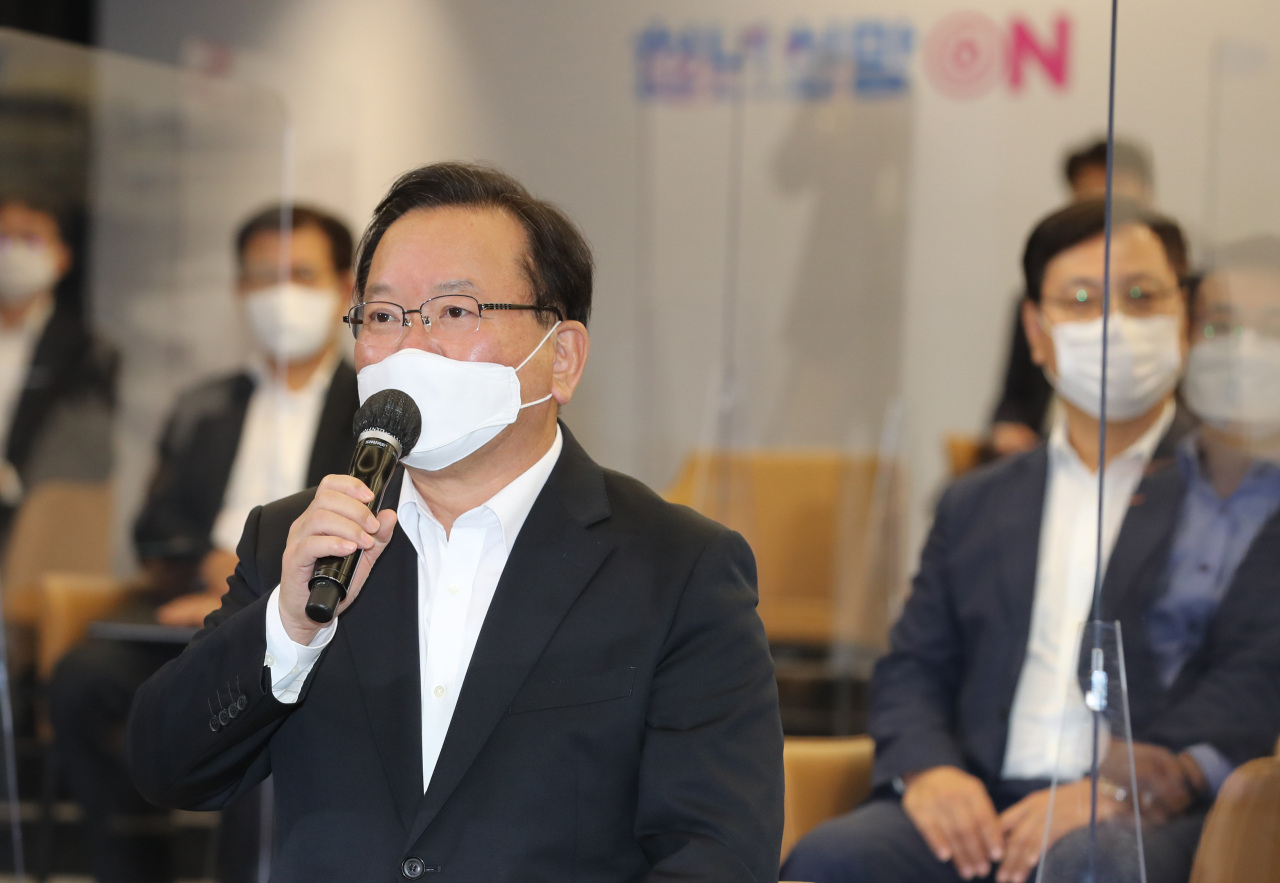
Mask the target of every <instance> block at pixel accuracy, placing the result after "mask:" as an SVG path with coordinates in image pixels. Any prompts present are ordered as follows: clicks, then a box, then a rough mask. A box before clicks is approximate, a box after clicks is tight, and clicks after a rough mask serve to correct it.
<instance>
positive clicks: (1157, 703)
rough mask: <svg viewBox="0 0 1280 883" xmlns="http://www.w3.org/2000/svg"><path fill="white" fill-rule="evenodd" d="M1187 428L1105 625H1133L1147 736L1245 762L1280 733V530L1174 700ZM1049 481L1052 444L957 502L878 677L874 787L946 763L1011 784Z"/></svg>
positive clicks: (945, 504) (1145, 499) (1137, 707)
mask: <svg viewBox="0 0 1280 883" xmlns="http://www.w3.org/2000/svg"><path fill="white" fill-rule="evenodd" d="M1183 428H1184V427H1183V426H1182V425H1180V424H1179V425H1176V427H1175V429H1174V430H1171V431H1170V433H1169V435H1168V436H1167V437H1166V438H1165V439H1164V440H1163V441H1162V443H1161V444H1160V446H1159V448H1158V449H1157V451H1156V454H1155V457H1154V458H1153V460H1152V462H1151V465H1150V467H1149V469H1148V470H1147V474H1146V476H1145V477H1144V479H1143V480H1142V482H1141V483H1140V485H1139V487H1138V489H1137V491H1136V492H1135V493H1134V495H1133V497H1132V499H1131V501H1130V507H1129V511H1128V513H1127V514H1126V516H1125V519H1124V522H1123V524H1122V526H1121V529H1120V533H1119V536H1118V538H1117V540H1116V544H1115V548H1114V550H1113V552H1112V554H1111V558H1110V562H1109V564H1108V568H1107V572H1106V574H1105V576H1104V579H1103V587H1102V598H1101V606H1102V610H1101V615H1100V618H1101V619H1103V620H1107V621H1111V620H1119V622H1120V627H1121V633H1122V636H1123V641H1124V651H1125V654H1124V655H1125V665H1126V669H1127V672H1126V673H1127V679H1128V687H1129V704H1130V714H1131V720H1132V725H1133V734H1134V738H1135V739H1137V740H1139V741H1146V742H1154V743H1157V744H1161V745H1164V746H1166V747H1168V748H1171V749H1173V750H1181V749H1183V748H1186V747H1188V746H1190V745H1194V744H1197V743H1200V742H1208V743H1210V744H1212V745H1214V746H1215V747H1216V748H1217V749H1218V750H1219V751H1221V752H1222V753H1223V754H1224V755H1225V756H1226V757H1227V758H1228V759H1229V760H1231V761H1232V762H1233V763H1237V764H1238V763H1241V762H1243V761H1245V760H1248V759H1250V758H1253V757H1258V756H1261V755H1264V754H1269V753H1270V752H1271V750H1272V747H1273V746H1274V744H1275V739H1276V736H1277V735H1278V734H1280V517H1278V518H1276V519H1273V520H1272V521H1271V522H1270V523H1269V524H1268V525H1267V526H1266V527H1264V529H1263V531H1262V533H1261V534H1260V535H1259V536H1258V538H1257V539H1256V540H1255V541H1254V543H1253V545H1252V547H1251V549H1250V551H1249V553H1248V555H1247V556H1246V558H1245V560H1244V561H1243V563H1242V564H1241V565H1240V568H1239V570H1238V571H1237V573H1236V575H1235V579H1234V582H1233V583H1232V585H1231V587H1230V589H1229V590H1228V592H1227V594H1226V596H1225V597H1224V598H1223V600H1222V602H1221V604H1220V605H1219V607H1218V610H1217V613H1216V615H1215V617H1214V620H1213V623H1212V626H1211V628H1210V630H1209V633H1208V635H1207V637H1206V638H1205V641H1204V644H1203V645H1202V646H1201V647H1200V649H1199V650H1198V651H1197V652H1196V653H1195V654H1194V655H1193V656H1192V657H1191V659H1189V660H1188V661H1187V663H1186V664H1185V665H1184V666H1183V668H1182V670H1181V672H1180V673H1179V675H1178V677H1177V679H1176V680H1175V682H1174V683H1173V684H1172V685H1171V687H1169V688H1168V689H1166V688H1165V687H1164V686H1163V685H1162V684H1161V682H1160V679H1159V676H1158V670H1157V665H1156V660H1155V657H1154V655H1153V653H1152V651H1151V648H1150V645H1149V644H1148V641H1147V631H1146V627H1145V622H1144V616H1145V614H1146V611H1148V610H1150V609H1151V607H1152V605H1153V604H1154V603H1155V602H1156V601H1157V600H1158V599H1159V598H1160V597H1161V595H1162V593H1163V592H1164V591H1165V590H1166V589H1167V587H1168V583H1167V561H1168V557H1169V550H1170V546H1171V543H1172V539H1173V533H1174V529H1175V528H1176V526H1177V521H1178V516H1179V513H1180V510H1181V503H1182V498H1183V496H1184V494H1185V490H1186V488H1185V483H1184V480H1183V478H1182V474H1181V472H1180V470H1179V469H1178V468H1177V466H1176V464H1175V462H1174V457H1173V454H1174V445H1175V442H1176V440H1177V438H1178V437H1179V436H1180V435H1181V432H1182V430H1183ZM1047 474H1048V451H1047V448H1046V447H1045V446H1044V445H1041V446H1040V447H1038V448H1036V449H1035V450H1033V451H1031V452H1028V453H1027V454H1023V455H1020V456H1016V457H1010V458H1008V459H1006V460H1003V461H1000V462H998V463H995V464H992V465H991V466H989V467H986V468H985V469H983V470H979V471H978V472H976V473H973V474H971V475H969V476H966V477H964V478H961V479H960V480H959V481H957V482H956V483H955V484H953V485H952V486H951V487H950V488H948V489H947V491H946V493H945V494H944V495H943V497H942V500H941V502H940V503H939V505H938V510H937V517H936V519H935V521H934V525H933V528H932V530H931V531H930V535H929V539H928V541H927V543H926V545H925V549H924V552H923V554H922V558H921V564H920V571H919V573H918V574H917V575H916V578H915V582H914V588H913V591H912V594H911V596H910V598H909V599H908V601H907V604H906V606H905V607H904V609H903V613H902V617H901V618H900V620H899V621H898V623H897V624H896V625H895V627H894V629H893V633H892V636H891V650H890V653H889V654H888V655H887V656H886V657H885V658H884V659H883V660H881V662H880V663H879V665H878V666H877V668H876V672H875V676H874V680H873V685H872V711H871V732H872V735H874V736H875V739H876V765H875V784H876V785H877V786H883V785H886V784H888V783H889V782H890V781H891V780H892V779H893V778H894V777H895V776H901V775H905V774H906V773H910V772H913V771H915V770H920V769H924V768H927V767H931V766H937V765H940V764H950V765H954V766H958V767H960V768H962V769H966V770H968V771H969V772H971V773H973V774H974V775H976V776H978V777H979V778H981V779H983V781H984V782H986V783H987V785H988V787H989V788H991V789H993V790H994V789H997V788H999V787H1000V786H1001V783H1000V773H1001V768H1002V766H1003V763H1004V754H1005V747H1006V742H1007V737H1008V728H1009V714H1010V709H1011V707H1012V705H1013V697H1014V691H1015V690H1016V688H1017V684H1018V677H1019V675H1020V673H1021V671H1022V664H1023V660H1024V658H1025V656H1026V650H1027V640H1028V634H1029V631H1030V626H1031V613H1032V604H1033V602H1034V596H1035V578H1036V561H1037V557H1038V552H1039V543H1040V520H1041V513H1042V509H1043V506H1044V495H1045V487H1046V482H1047Z"/></svg>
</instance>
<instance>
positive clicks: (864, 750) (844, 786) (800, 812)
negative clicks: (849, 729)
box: [782, 736, 875, 857]
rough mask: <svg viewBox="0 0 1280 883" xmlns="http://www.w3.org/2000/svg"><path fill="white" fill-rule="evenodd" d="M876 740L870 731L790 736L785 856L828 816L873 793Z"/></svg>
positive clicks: (786, 757)
mask: <svg viewBox="0 0 1280 883" xmlns="http://www.w3.org/2000/svg"><path fill="white" fill-rule="evenodd" d="M874 762H875V742H874V741H873V740H872V739H871V737H870V736H850V737H840V738H829V737H822V736H818V737H805V736H792V737H789V738H787V739H786V740H785V742H784V743H783V749H782V764H783V768H784V770H785V774H786V787H787V790H786V797H785V803H784V806H785V813H786V816H785V822H784V824H783V829H782V855H783V856H784V857H785V856H786V855H787V853H789V852H790V851H791V847H793V846H795V844H796V841H798V840H799V839H800V838H801V837H803V836H804V835H805V834H808V833H809V832H810V831H811V830H813V829H814V828H816V827H817V826H818V825H820V824H821V823H822V822H825V821H826V820H827V819H831V818H835V817H836V816H838V815H840V814H842V813H846V812H849V811H850V810H851V809H853V808H854V807H855V806H857V805H858V804H859V803H861V802H862V801H864V800H866V799H867V796H868V795H869V794H870V793H871V767H872V765H873V763H874Z"/></svg>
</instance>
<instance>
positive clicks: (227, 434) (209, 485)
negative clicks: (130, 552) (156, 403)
mask: <svg viewBox="0 0 1280 883" xmlns="http://www.w3.org/2000/svg"><path fill="white" fill-rule="evenodd" d="M253 388H254V380H253V376H252V375H251V374H249V373H247V372H243V371H241V372H237V373H235V374H231V375H229V376H226V377H219V378H216V379H214V380H210V381H206V382H205V383H202V384H200V385H199V386H197V387H195V388H194V389H191V390H188V391H187V392H185V393H183V394H182V395H180V396H179V397H178V404H177V406H176V407H175V408H174V412H173V414H172V415H171V416H170V418H169V421H168V423H167V425H166V426H165V430H164V434H163V436H161V440H160V456H159V461H158V462H157V464H156V470H155V474H154V477H153V478H152V482H151V488H150V491H149V492H148V494H147V500H146V503H144V504H143V507H142V512H141V513H140V514H139V515H138V519H137V521H136V522H135V523H134V541H135V543H136V544H137V549H138V556H139V557H140V558H142V559H143V560H147V559H156V558H160V559H171V558H187V559H194V558H199V557H200V556H202V555H204V554H205V553H206V552H208V551H209V549H210V548H211V546H212V543H211V541H210V534H211V533H212V531H213V524H214V522H215V521H216V520H217V518H218V513H219V512H220V511H221V510H222V500H223V497H224V496H225V494H226V490H227V483H228V482H229V481H230V480H231V468H232V466H233V465H234V464H235V459H236V451H237V450H238V449H239V447H240V434H241V431H242V430H243V429H244V420H245V415H246V414H247V413H248V410H249V400H250V398H252V397H253ZM359 404H360V402H359V397H358V394H357V391H356V371H355V369H354V368H353V367H351V366H350V365H349V364H347V363H346V362H345V361H341V362H339V363H338V367H337V369H336V370H335V371H334V374H333V380H331V381H330V382H329V389H328V391H327V392H326V393H325V400H324V406H323V407H322V409H321V412H320V422H319V423H318V424H317V426H316V437H315V442H314V444H313V445H312V448H311V458H310V460H309V461H308V465H307V484H308V485H315V484H318V483H319V481H320V479H321V478H323V477H324V476H326V475H330V474H333V473H345V472H346V471H347V469H348V467H349V466H350V461H351V451H352V450H353V449H354V447H355V439H354V437H353V435H352V431H351V422H352V419H353V418H354V417H355V413H356V409H357V408H358V407H359Z"/></svg>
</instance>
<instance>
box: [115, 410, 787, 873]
mask: <svg viewBox="0 0 1280 883" xmlns="http://www.w3.org/2000/svg"><path fill="white" fill-rule="evenodd" d="M399 482H400V478H399V477H397V479H396V480H395V481H394V482H393V484H392V486H391V487H390V488H389V490H388V497H387V499H388V500H391V501H394V500H396V499H397V494H398V492H399ZM310 499H311V494H310V493H303V494H299V495H297V496H294V497H290V498H288V499H285V500H282V501H279V502H277V503H273V504H271V505H269V506H267V507H265V508H261V509H257V510H254V513H253V515H252V516H251V517H250V518H249V520H248V523H247V525H246V527H245V533H244V539H243V540H242V542H241V545H240V550H239V554H240V566H239V569H238V570H237V573H236V576H235V577H234V578H233V579H232V580H231V588H230V591H229V592H228V594H227V596H226V597H225V599H224V602H223V607H222V609H221V610H219V611H218V612H217V613H215V614H213V616H212V617H211V618H210V620H209V621H208V623H207V624H208V626H209V627H208V628H207V629H206V630H205V631H204V632H202V633H201V634H200V635H199V636H197V638H196V639H195V640H194V641H193V643H192V644H191V646H189V647H188V648H187V649H186V651H185V652H183V654H182V655H181V656H180V657H179V658H178V659H176V660H174V661H173V662H171V663H170V664H169V665H167V666H166V667H165V668H164V669H162V670H161V671H160V672H159V673H158V674H157V675H156V676H155V677H154V678H152V679H151V680H150V681H148V682H147V683H146V684H145V685H144V686H143V687H142V689H141V690H140V691H139V692H138V694H137V698H136V699H135V701H134V706H133V712H132V715H131V719H130V723H129V731H128V739H127V750H128V757H129V762H130V764H131V766H132V769H133V773H134V778H135V781H136V783H137V784H138V787H139V788H140V790H141V791H142V793H143V794H144V795H146V796H147V797H148V798H149V799H151V800H153V801H156V802H157V803H160V804H162V805H168V806H185V807H193V808H213V807H219V806H222V805H224V804H225V803H226V802H227V801H228V800H230V799H231V798H233V797H234V796H235V795H237V794H239V793H241V792H243V791H244V790H245V789H246V788H249V787H251V786H252V785H253V784H254V783H256V782H258V781H260V780H261V779H262V778H263V777H264V776H266V775H267V773H272V774H273V775H274V780H275V795H276V796H275V800H276V831H275V844H276V846H275V856H274V864H273V872H272V880H275V881H304V880H305V881H312V880H351V881H356V880H359V881H370V880H387V881H391V880H397V879H401V868H402V863H403V862H405V861H408V860H411V859H416V860H419V861H420V862H421V863H422V864H423V866H425V867H426V868H427V869H428V873H427V874H426V877H425V879H430V880H433V881H434V880H440V881H445V880H456V881H467V883H476V881H484V883H502V881H510V883H535V881H547V883H552V881H554V883H562V881H565V880H576V881H579V883H588V881H600V883H604V881H608V883H621V881H642V880H643V881H659V880H672V881H674V880H682V881H708V883H710V881H715V883H732V881H742V883H747V881H756V883H762V881H775V880H777V871H778V853H779V848H780V843H781V832H782V732H781V724H780V720H779V714H778V705H777V693H776V687H775V684H774V680H773V665H772V661H771V659H770V656H769V649H768V645H767V642H766V640H765V636H764V630H763V627H762V626H761V623H760V619H759V617H758V616H757V614H756V610H755V605H756V591H755V566H754V561H753V559H752V555H751V552H750V549H749V548H748V547H747V545H746V543H745V542H744V541H743V540H742V538H741V537H740V536H738V535H737V534H735V533H733V532H731V531H729V530H728V529H726V528H724V527H722V526H720V525H718V524H715V523H714V522H711V521H708V520H707V519H705V518H702V517H701V516H699V515H697V514H695V513H693V512H692V511H690V510H688V509H685V508H683V507H677V506H673V505H671V504H668V503H666V502H664V501H663V500H661V499H660V498H659V497H657V496H656V495H655V494H653V492H652V491H650V490H649V489H648V488H646V487H644V486H643V485H641V484H639V483H638V482H636V481H635V480H633V479H630V478H627V477H625V476H622V475H619V474H617V473H614V472H609V471H606V470H603V469H601V468H600V467H599V466H597V465H596V464H595V463H594V462H592V461H591V459H590V458H589V457H587V455H586V453H585V452H584V451H583V450H582V448H581V447H579V446H578V444H577V443H576V442H575V441H574V440H573V438H572V436H571V435H569V433H568V432H567V430H566V431H565V438H564V450H563V452H562V454H561V456H560V459H559V462H558V463H557V464H556V466H555V468H554V470H553V471H552V473H551V475H550V478H549V479H548V481H547V484H546V485H545V487H544V488H543V490H542V492H541V493H540V494H539V496H538V498H537V500H536V502H535V503H534V506H533V508H532V510H531V511H530V513H529V516H528V519H527V520H526V521H525V523H524V526H523V528H522V529H521V531H520V534H519V536H518V538H517V540H516V542H515V545H514V547H513V548H512V550H511V555H510V557H509V559H508V561H507V565H506V567H505V569H504V571H503V573H502V577H501V579H500V581H499V583H498V586H497V590H496V593H495V596H494V598H493V602H492V605H491V607H490V608H489V612H488V616H487V617H486V619H485V622H484V626H483V628H482V630H481V633H480V637H479V640H478V642H477V644H476V648H475V653H474V655H473V657H472V660H471V665H470V668H469V669H468V671H467V675H466V678H465V681H464V684H463V686H462V690H461V693H460V694H459V697H458V704H457V708H456V711H455V713H454V716H453V719H452V722H451V724H450V727H449V731H448V735H447V737H446V739H445V742H444V746H443V749H442V751H441V754H440V759H439V762H438V764H437V766H436V769H435V773H434V775H433V777H432V779H431V782H430V787H428V788H427V789H426V791H425V793H424V791H423V782H422V749H421V725H420V724H421V717H420V689H419V679H420V678H419V659H418V656H419V654H418V625H417V623H418V614H417V603H418V591H417V556H416V554H415V552H414V550H413V547H412V546H411V545H410V543H409V540H408V538H407V537H406V536H405V535H404V534H403V533H402V532H401V531H400V528H399V527H397V528H396V530H395V534H394V537H393V539H392V541H391V542H390V544H389V545H388V546H387V548H386V549H385V550H384V552H383V555H382V556H381V558H379V560H378V563H377V564H376V566H375V567H374V568H373V570H372V572H371V574H370V577H369V580H368V582H367V584H366V585H365V587H364V589H363V590H362V592H361V594H360V597H359V598H358V599H357V600H356V601H355V603H354V604H352V606H351V607H350V608H349V609H348V610H347V611H346V612H345V613H344V614H343V615H342V617H341V619H340V621H339V624H338V628H337V632H336V634H335V636H334V638H333V640H332V641H331V642H330V644H329V645H328V647H327V648H326V649H325V651H324V653H323V654H322V655H321V657H320V659H319V660H318V662H317V663H316V666H315V668H314V669H313V670H312V672H311V673H310V675H309V676H308V679H307V682H306V683H305V685H304V687H303V690H302V694H301V697H300V700H299V702H298V703H297V704H296V705H284V704H281V703H280V702H278V701H277V700H276V699H275V698H274V696H273V695H272V693H271V691H270V688H269V685H268V684H267V677H268V670H267V669H265V668H264V666H263V657H264V653H265V646H266V644H265V631H264V614H265V607H266V601H267V596H268V594H269V593H270V592H271V590H272V589H273V588H274V586H275V585H276V583H277V581H278V580H279V575H280V567H281V563H280V559H281V553H282V550H283V548H284V544H285V535H286V532H287V531H288V528H289V525H290V524H291V523H292V522H293V520H294V519H295V518H296V517H297V516H298V515H299V514H300V513H301V512H302V510H303V509H304V508H305V507H306V506H307V505H308V503H309V502H310ZM239 693H243V695H244V696H245V697H246V707H245V708H244V710H243V711H241V712H239V714H238V716H237V717H236V718H235V719H233V720H231V721H230V723H228V725H226V726H224V727H217V728H215V727H213V726H212V725H211V724H210V712H211V711H212V712H214V713H217V712H218V711H219V708H220V707H224V706H227V705H228V704H229V703H230V702H231V701H232V700H233V698H234V697H236V696H237V695H238V694H239Z"/></svg>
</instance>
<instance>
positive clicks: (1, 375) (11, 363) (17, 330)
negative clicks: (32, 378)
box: [0, 297, 53, 451]
mask: <svg viewBox="0 0 1280 883" xmlns="http://www.w3.org/2000/svg"><path fill="white" fill-rule="evenodd" d="M52 315H53V298H51V297H46V298H44V299H43V300H41V301H40V302H39V303H37V304H35V305H33V306H32V308H31V309H30V310H28V311H27V314H26V315H25V316H23V317H22V321H21V322H19V323H18V324H17V325H16V326H14V327H13V328H3V327H0V451H4V450H5V448H6V447H8V444H9V430H10V428H11V427H12V426H13V415H14V412H15V411H17V410H18V400H19V399H20V398H22V389H23V387H24V386H25V385H26V382H27V374H28V372H29V371H30V369H31V357H32V356H33V355H35V351H36V344H37V343H38V342H39V340H40V335H41V334H43V333H44V327H45V326H46V325H48V324H49V318H50V317H51V316H52Z"/></svg>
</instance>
